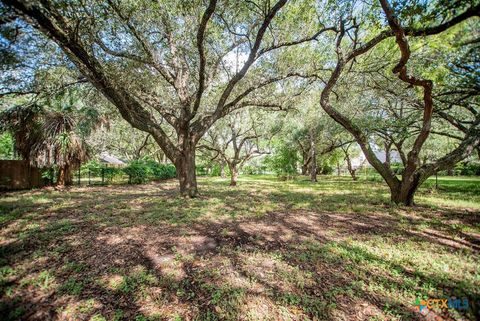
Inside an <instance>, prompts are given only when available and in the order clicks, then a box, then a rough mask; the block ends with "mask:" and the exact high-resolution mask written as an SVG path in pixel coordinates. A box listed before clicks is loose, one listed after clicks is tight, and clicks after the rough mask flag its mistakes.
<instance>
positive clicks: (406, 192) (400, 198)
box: [390, 178, 420, 206]
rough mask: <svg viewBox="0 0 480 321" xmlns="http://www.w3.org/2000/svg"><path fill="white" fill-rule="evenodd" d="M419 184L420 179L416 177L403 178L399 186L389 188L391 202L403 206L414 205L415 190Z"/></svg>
mask: <svg viewBox="0 0 480 321" xmlns="http://www.w3.org/2000/svg"><path fill="white" fill-rule="evenodd" d="M419 186H420V181H419V179H418V178H413V179H411V180H403V181H402V182H401V184H400V185H399V186H397V187H395V188H390V193H391V200H392V202H394V203H395V204H402V205H405V206H412V205H414V196H415V192H416V191H417V189H418V187H419Z"/></svg>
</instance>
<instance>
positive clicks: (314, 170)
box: [310, 134, 317, 182]
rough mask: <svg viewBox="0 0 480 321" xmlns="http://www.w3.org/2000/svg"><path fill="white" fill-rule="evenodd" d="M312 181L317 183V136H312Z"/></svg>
mask: <svg viewBox="0 0 480 321" xmlns="http://www.w3.org/2000/svg"><path fill="white" fill-rule="evenodd" d="M310 163H311V164H310V180H311V181H312V182H316V181H317V151H316V148H315V136H314V134H310Z"/></svg>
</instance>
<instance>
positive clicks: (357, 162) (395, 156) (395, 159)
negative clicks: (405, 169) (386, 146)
mask: <svg viewBox="0 0 480 321" xmlns="http://www.w3.org/2000/svg"><path fill="white" fill-rule="evenodd" d="M373 152H374V153H375V156H377V158H378V159H379V160H380V161H381V162H382V163H385V160H386V159H387V158H386V153H385V151H384V150H380V149H378V148H377V149H374V150H373ZM401 162H402V159H401V157H400V154H399V153H398V152H397V151H396V150H391V151H390V163H391V164H393V163H401ZM364 166H366V167H372V165H370V163H369V162H368V160H367V158H366V157H365V154H363V152H362V153H360V155H358V156H357V157H353V158H352V167H353V168H359V167H364Z"/></svg>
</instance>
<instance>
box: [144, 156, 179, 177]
mask: <svg viewBox="0 0 480 321" xmlns="http://www.w3.org/2000/svg"><path fill="white" fill-rule="evenodd" d="M146 164H147V166H148V167H150V170H151V173H152V174H151V175H152V178H153V179H169V178H175V177H176V176H177V170H176V168H175V166H174V165H172V164H160V163H157V162H155V161H153V160H147V161H146Z"/></svg>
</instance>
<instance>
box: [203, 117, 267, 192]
mask: <svg viewBox="0 0 480 321" xmlns="http://www.w3.org/2000/svg"><path fill="white" fill-rule="evenodd" d="M261 116H262V115H261V114H259V113H253V112H247V111H243V112H236V113H234V114H232V115H229V116H227V117H226V118H225V119H223V120H222V121H221V122H219V123H217V125H216V126H215V127H213V128H211V129H210V130H209V131H208V132H207V134H206V135H205V137H204V139H203V140H202V142H203V143H202V144H201V145H200V146H199V148H200V149H203V150H207V151H209V152H211V153H213V154H211V160H219V163H220V164H226V165H227V166H228V169H229V172H230V186H236V185H237V180H238V175H239V172H240V171H241V170H242V168H243V166H244V165H245V164H246V163H247V162H248V161H249V160H251V159H252V158H253V157H257V156H260V155H264V154H267V153H268V151H267V150H264V149H262V147H261V144H260V140H261V139H265V140H267V139H268V137H267V131H266V130H265V127H263V128H262V126H264V124H261V123H260V122H259V121H256V119H260V118H261ZM263 116H265V115H263Z"/></svg>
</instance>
